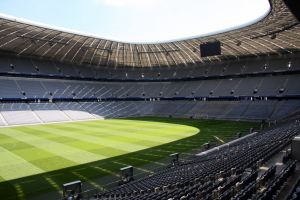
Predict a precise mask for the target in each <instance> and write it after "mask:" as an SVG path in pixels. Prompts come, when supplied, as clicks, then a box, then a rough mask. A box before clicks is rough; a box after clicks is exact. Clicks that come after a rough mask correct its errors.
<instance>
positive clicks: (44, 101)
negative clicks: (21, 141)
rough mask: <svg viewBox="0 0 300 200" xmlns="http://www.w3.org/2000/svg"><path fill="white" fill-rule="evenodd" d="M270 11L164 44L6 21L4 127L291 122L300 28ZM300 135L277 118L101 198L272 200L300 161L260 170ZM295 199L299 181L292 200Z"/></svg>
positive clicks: (273, 1) (297, 98) (279, 4)
mask: <svg viewBox="0 0 300 200" xmlns="http://www.w3.org/2000/svg"><path fill="white" fill-rule="evenodd" d="M270 5H271V10H270V13H269V14H268V15H267V16H266V17H265V18H263V19H261V20H260V21H258V22H257V23H254V24H252V25H250V26H247V27H243V28H239V29H236V30H231V31H228V32H224V33H219V34H216V35H211V36H205V37H200V38H192V39H187V40H182V41H174V42H169V43H159V44H130V43H122V42H117V41H109V40H104V39H100V38H92V37H90V36H85V35H78V34H76V33H72V32H70V33H67V34H66V32H63V31H61V30H54V29H51V28H49V27H39V26H37V25H34V24H28V23H25V22H22V21H20V20H15V19H10V18H7V17H1V18H0V27H1V28H0V30H1V31H0V32H1V34H0V126H3V127H4V126H12V125H22V124H40V123H50V122H65V121H76V120H94V119H103V118H104V119H106V118H121V117H130V116H160V117H179V118H181V117H184V118H196V119H198V118H199V119H226V120H245V121H267V122H274V123H275V122H276V123H277V122H281V120H283V119H289V117H290V116H293V115H295V114H297V113H299V111H300V85H299V83H300V56H299V47H300V25H299V21H298V20H297V19H296V18H295V17H294V16H293V14H292V13H291V12H290V10H289V8H288V7H287V6H286V5H285V3H284V1H282V0H270ZM49 32H51V34H49ZM34 35H37V36H38V37H37V36H34ZM40 38H48V39H47V40H46V39H43V40H40ZM237 38H238V39H237ZM212 39H214V40H215V39H216V40H218V41H220V42H221V49H222V54H221V55H218V56H211V57H205V58H204V57H200V56H199V55H200V52H199V49H198V47H199V43H200V41H201V42H203V43H204V42H209V41H211V40H212ZM57 40H59V42H55V41H57ZM84 41H86V42H84ZM92 41H94V42H92ZM50 43H51V45H50ZM93 43H95V44H96V43H98V46H97V47H95V46H94V44H93ZM24 44H26V45H24ZM25 46H26V47H25ZM276 123H275V124H276ZM299 131H300V123H299V119H298V120H294V119H293V120H288V122H285V123H278V125H276V126H274V127H272V128H269V129H267V130H264V131H262V132H259V133H253V134H251V135H250V136H246V137H243V138H240V139H239V140H237V141H236V142H234V143H233V144H225V146H223V147H218V148H217V150H216V149H211V150H209V151H208V152H206V153H201V152H199V154H198V155H195V156H192V157H190V158H189V160H188V161H184V162H180V163H178V164H176V165H173V166H169V167H168V168H164V169H161V170H158V171H157V172H156V173H154V174H153V175H151V176H147V177H144V178H142V179H139V180H135V181H133V182H129V183H127V184H125V185H121V186H118V187H115V188H113V189H110V190H108V191H103V192H99V193H97V194H95V195H94V199H103V200H110V199H111V200H112V199H114V200H116V199H131V200H133V199H137V200H142V199H153V200H154V199H157V200H158V199H168V200H177V199H180V200H184V199H191V200H192V199H207V200H209V199H219V200H227V199H266V200H267V199H276V197H277V196H278V195H279V193H280V190H281V187H282V185H284V183H285V182H286V181H287V180H288V177H290V176H291V174H293V172H294V171H295V170H296V168H297V166H298V165H299V163H296V161H294V160H292V159H290V158H288V159H287V161H286V162H284V163H282V165H280V166H278V165H277V166H275V165H272V166H269V167H268V169H267V171H263V170H262V168H261V166H262V165H264V164H267V163H268V162H269V161H270V158H272V157H274V156H275V155H276V154H278V152H280V151H282V149H284V148H286V147H287V146H288V145H289V143H290V141H291V139H292V138H293V137H294V136H295V135H298V134H299ZM273 164H274V163H273ZM298 197H299V183H298V185H297V186H295V189H294V190H293V191H292V193H291V194H290V197H289V199H298Z"/></svg>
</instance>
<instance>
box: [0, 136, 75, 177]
mask: <svg viewBox="0 0 300 200" xmlns="http://www.w3.org/2000/svg"><path fill="white" fill-rule="evenodd" d="M0 141H1V142H0V146H2V148H5V149H6V150H8V151H10V152H12V153H14V154H16V155H17V156H19V157H21V158H23V159H25V160H26V161H28V162H30V163H31V164H33V165H35V166H37V167H38V168H40V169H42V170H44V171H51V170H55V169H61V168H63V167H69V166H74V165H75V164H77V163H74V162H71V161H70V160H66V159H64V158H62V157H59V156H57V155H55V154H52V153H50V152H48V151H45V150H43V149H39V148H37V147H35V146H32V145H31V144H28V143H24V142H21V141H18V140H16V139H14V138H11V137H8V136H5V135H3V134H0ZM49 161H50V162H51V164H49ZM20 170H21V169H20Z"/></svg>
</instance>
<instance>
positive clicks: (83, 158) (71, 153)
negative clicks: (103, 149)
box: [0, 128, 105, 164]
mask: <svg viewBox="0 0 300 200" xmlns="http://www.w3.org/2000/svg"><path fill="white" fill-rule="evenodd" d="M0 133H1V134H3V135H6V136H9V137H12V138H14V139H16V140H19V141H22V142H25V143H28V144H31V145H33V146H35V147H37V148H39V149H43V150H45V151H49V152H51V153H53V154H55V155H57V156H60V157H63V158H65V159H67V160H71V161H72V162H76V163H78V164H83V163H87V162H92V161H96V160H100V159H103V158H105V157H103V156H100V155H97V154H94V153H90V152H87V151H83V150H81V149H77V148H73V147H70V146H68V145H64V144H60V143H57V142H53V141H51V140H48V139H43V138H41V137H37V136H35V135H32V134H28V133H25V132H22V131H20V130H16V129H9V128H8V129H1V130H0Z"/></svg>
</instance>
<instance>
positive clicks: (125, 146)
mask: <svg viewBox="0 0 300 200" xmlns="http://www.w3.org/2000/svg"><path fill="white" fill-rule="evenodd" d="M34 129H35V130H39V127H34ZM41 130H42V131H47V132H48V131H49V133H53V134H56V135H60V136H64V137H70V138H73V139H76V140H82V141H86V142H90V143H96V144H99V145H103V146H106V147H114V148H117V149H119V150H122V151H137V150H140V149H145V148H147V146H144V145H136V144H132V143H131V142H132V141H130V142H129V143H128V142H123V141H124V138H123V140H122V139H121V140H118V139H120V138H118V137H116V138H112V139H107V138H103V137H95V136H91V135H88V134H84V133H82V132H81V131H80V130H78V129H77V130H78V132H69V131H62V130H59V129H57V130H55V131H53V129H50V130H49V128H42V129H41ZM82 131H87V130H86V129H85V130H84V129H82ZM87 132H88V131H87Z"/></svg>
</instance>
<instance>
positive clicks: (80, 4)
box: [0, 0, 270, 43]
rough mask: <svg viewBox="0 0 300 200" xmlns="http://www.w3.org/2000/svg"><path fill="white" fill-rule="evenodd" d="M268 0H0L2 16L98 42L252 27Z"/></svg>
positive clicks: (167, 38)
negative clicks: (94, 37)
mask: <svg viewBox="0 0 300 200" xmlns="http://www.w3.org/2000/svg"><path fill="white" fill-rule="evenodd" d="M269 9H270V8H269V3H268V0H0V12H1V13H3V14H6V15H11V16H15V17H18V18H24V19H27V20H32V21H35V22H40V23H43V24H48V25H51V26H57V27H63V28H67V29H72V30H76V31H79V32H83V33H91V34H95V35H98V36H99V37H101V38H106V39H113V40H118V41H125V42H136V43H148V42H161V41H170V40H176V39H182V38H190V37H195V36H199V35H205V34H209V33H212V32H218V31H222V30H227V29H230V28H236V27H239V26H243V25H247V24H249V23H253V22H254V21H257V20H258V19H260V18H262V17H263V16H265V15H266V14H267V13H268V11H269Z"/></svg>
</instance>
